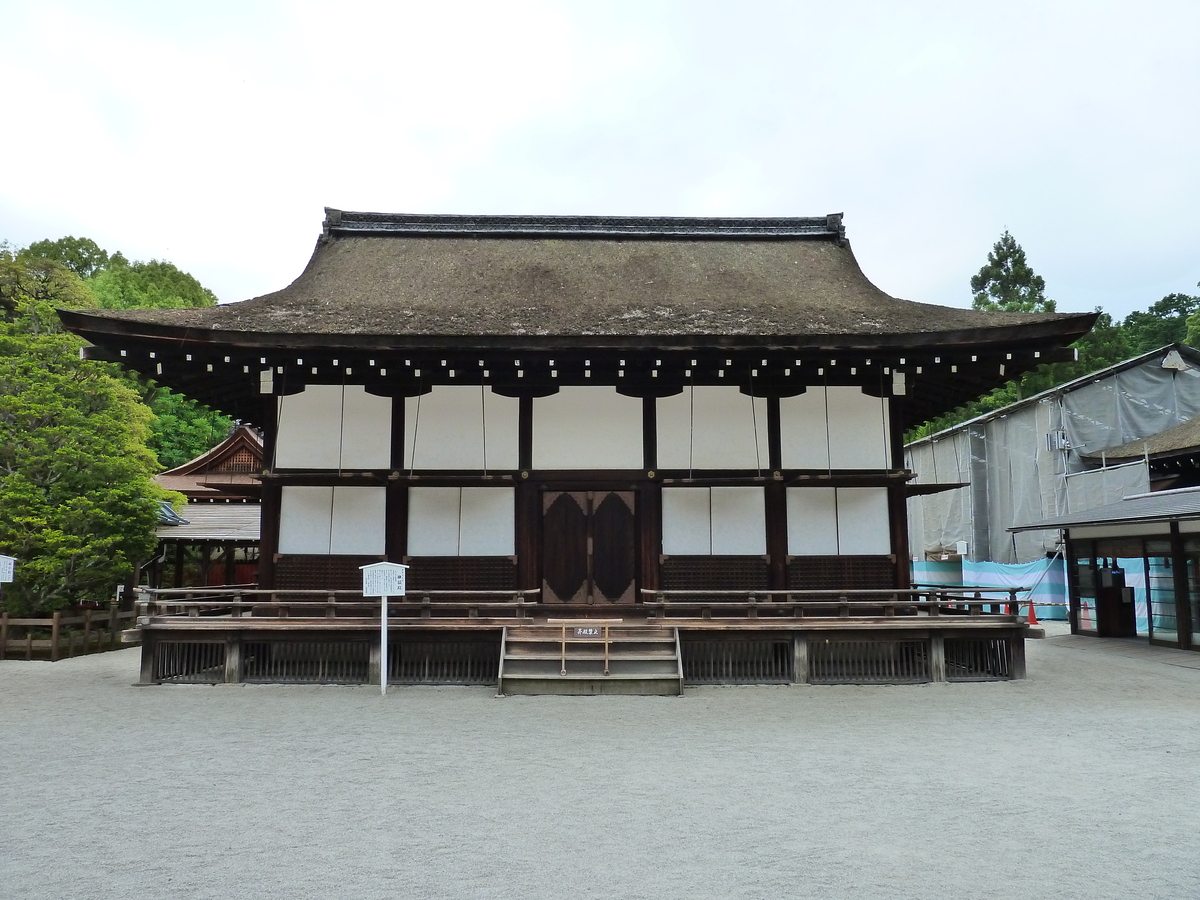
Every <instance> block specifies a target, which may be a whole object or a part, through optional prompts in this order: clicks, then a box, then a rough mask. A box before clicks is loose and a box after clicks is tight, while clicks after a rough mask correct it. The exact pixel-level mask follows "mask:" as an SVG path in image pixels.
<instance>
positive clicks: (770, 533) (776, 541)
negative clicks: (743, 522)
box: [765, 481, 788, 591]
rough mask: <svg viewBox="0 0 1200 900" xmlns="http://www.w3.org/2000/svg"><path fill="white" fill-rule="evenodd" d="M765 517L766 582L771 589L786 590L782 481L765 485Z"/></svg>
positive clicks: (784, 514) (784, 511)
mask: <svg viewBox="0 0 1200 900" xmlns="http://www.w3.org/2000/svg"><path fill="white" fill-rule="evenodd" d="M765 493H766V497H765V502H766V518H767V558H768V560H769V562H768V582H767V584H768V585H769V586H770V588H771V589H772V590H776V591H782V590H787V586H788V585H787V558H788V534H787V488H786V487H785V486H784V483H783V482H782V481H768V482H767V484H766V487H765Z"/></svg>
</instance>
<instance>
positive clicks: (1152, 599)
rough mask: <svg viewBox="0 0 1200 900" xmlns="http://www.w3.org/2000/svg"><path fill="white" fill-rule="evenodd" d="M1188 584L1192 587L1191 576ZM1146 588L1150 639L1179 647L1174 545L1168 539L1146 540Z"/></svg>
mask: <svg viewBox="0 0 1200 900" xmlns="http://www.w3.org/2000/svg"><path fill="white" fill-rule="evenodd" d="M1188 581H1189V584H1190V583H1191V578H1190V577H1189V579H1188ZM1146 588H1147V596H1148V598H1149V609H1148V617H1147V618H1148V619H1149V624H1150V640H1152V641H1154V642H1156V643H1166V644H1171V645H1173V646H1176V647H1177V646H1179V617H1178V613H1177V610H1176V607H1175V603H1176V597H1175V568H1174V566H1173V564H1172V558H1171V542H1170V541H1168V540H1159V541H1146ZM1189 593H1190V591H1189Z"/></svg>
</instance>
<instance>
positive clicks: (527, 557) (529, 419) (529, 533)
mask: <svg viewBox="0 0 1200 900" xmlns="http://www.w3.org/2000/svg"><path fill="white" fill-rule="evenodd" d="M517 404H518V405H517V462H518V464H519V466H520V471H519V472H518V473H517V486H516V498H515V499H516V507H517V521H516V535H515V536H516V544H517V548H516V549H517V588H518V590H528V589H531V588H540V587H541V586H542V564H541V563H542V560H541V555H542V550H541V534H542V500H541V490H540V485H538V484H537V483H535V482H534V481H532V480H531V478H530V475H531V474H532V469H533V397H518V398H517Z"/></svg>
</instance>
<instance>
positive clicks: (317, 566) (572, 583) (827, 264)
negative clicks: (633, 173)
mask: <svg viewBox="0 0 1200 900" xmlns="http://www.w3.org/2000/svg"><path fill="white" fill-rule="evenodd" d="M61 315H62V318H63V321H64V322H65V323H66V325H67V327H68V328H69V329H70V330H71V331H74V332H75V333H77V334H79V335H81V336H82V337H84V338H85V339H87V340H88V341H89V342H91V346H90V347H88V348H87V351H86V353H87V356H88V357H89V358H92V359H102V360H111V361H115V362H119V363H121V364H122V365H124V366H126V367H129V368H131V369H133V370H135V371H137V372H140V373H141V374H143V375H146V376H148V377H150V378H152V379H154V380H156V381H157V382H159V383H161V384H165V385H167V386H169V387H170V388H172V389H173V390H177V391H180V392H182V393H184V394H186V395H187V396H189V397H192V398H195V399H197V400H199V401H201V402H203V403H206V404H209V405H210V406H213V407H216V408H218V409H220V410H222V411H224V412H226V413H228V414H229V415H231V416H234V417H236V418H238V419H240V420H241V421H243V422H246V423H250V424H253V425H255V426H257V427H259V428H261V430H262V432H263V434H264V447H263V459H264V463H263V468H262V471H261V473H260V474H259V481H260V482H261V497H262V522H261V544H260V554H259V563H258V572H257V575H258V585H257V591H258V592H259V593H253V594H252V593H245V592H241V593H238V594H236V596H234V595H233V594H220V593H219V592H212V593H207V594H203V593H195V592H193V593H191V594H189V595H187V596H186V597H184V596H181V595H168V594H169V592H163V593H161V594H160V595H156V597H155V599H154V602H153V603H152V604H151V607H153V608H152V609H150V610H149V612H148V614H147V616H145V617H144V621H143V627H142V637H143V640H144V648H145V649H144V653H145V656H146V660H147V661H146V662H145V664H144V666H143V679H144V680H148V681H170V680H209V679H215V680H334V681H355V680H376V681H377V680H378V679H379V678H381V677H385V678H388V679H389V680H392V681H395V682H407V681H422V680H439V678H438V677H421V676H420V671H424V672H426V673H427V674H428V673H429V672H430V671H432V670H434V669H437V668H438V666H441V667H442V668H441V669H439V670H438V671H442V672H444V673H446V674H445V676H444V678H442V679H441V680H447V681H465V682H475V681H484V682H488V683H499V684H500V689H501V691H505V692H511V691H513V690H517V689H519V687H520V684H519V683H520V680H521V679H520V677H518V676H521V674H522V672H526V671H527V672H528V673H532V674H530V677H529V679H528V681H529V685H531V686H534V687H536V689H538V690H562V691H570V690H573V689H578V690H580V691H582V692H589V691H595V692H599V691H602V690H606V688H605V687H604V684H605V683H606V682H604V680H603V678H599V679H598V680H596V681H595V682H594V683H588V684H587V685H586V686H583V685H582V679H581V682H580V684H577V685H575V686H574V688H572V687H571V686H570V685H565V682H562V681H555V679H554V677H553V676H555V675H558V674H559V671H560V667H559V662H560V656H561V657H562V660H561V661H562V663H563V665H562V667H561V668H562V671H566V670H567V669H568V668H569V667H568V666H567V663H566V661H567V658H568V652H569V651H570V652H578V653H579V654H581V656H580V663H579V666H580V667H581V670H582V669H586V670H588V671H591V669H589V668H588V667H589V666H592V664H593V663H595V662H596V660H595V659H590V657H589V654H592V655H593V656H594V655H596V654H598V653H599V652H600V651H599V649H597V648H598V647H599V644H596V645H595V646H592V645H590V644H588V643H587V642H588V640H589V639H590V638H591V637H592V632H600V631H601V630H602V629H601V628H600V627H599V626H598V625H597V626H596V627H588V626H586V625H583V626H581V625H579V624H578V623H579V622H582V621H583V620H595V621H596V622H598V623H600V622H603V623H605V625H604V629H603V630H605V631H606V633H607V636H606V637H605V638H604V639H603V640H602V641H601V643H603V647H604V659H605V663H604V668H605V670H606V671H608V670H609V668H610V666H609V655H610V654H611V655H612V659H613V660H614V662H613V666H616V662H615V661H616V660H617V658H618V656H619V654H620V652H621V651H622V650H623V649H624V650H627V651H628V653H629V655H630V660H631V663H630V665H629V666H628V667H627V668H628V670H629V677H628V679H627V680H628V681H629V682H630V684H631V685H632V684H633V682H636V680H637V679H636V677H635V676H636V674H637V672H639V671H641V670H643V669H645V670H649V669H650V668H653V666H651V665H650V664H649V663H648V662H647V664H646V665H644V666H640V667H639V665H635V664H633V663H635V662H637V661H638V660H639V659H641V658H642V657H644V659H643V661H647V660H652V659H655V658H656V656H655V654H658V655H659V656H663V655H665V654H666V652H667V651H668V650H670V651H671V653H672V657H671V658H672V659H673V662H672V664H671V665H672V666H673V668H671V672H672V677H676V676H678V677H677V680H678V683H679V684H682V683H688V682H703V681H772V680H784V681H786V680H806V681H821V680H827V681H828V680H832V681H837V680H851V681H872V680H876V681H878V680H883V681H905V680H912V681H922V680H931V679H932V680H939V679H940V678H945V677H951V678H952V677H953V673H954V672H955V671H958V672H959V673H960V674H962V675H963V677H1019V676H1020V674H1021V671H1020V670H1021V665H1022V664H1023V662H1022V661H1023V656H1022V654H1023V649H1021V648H1020V647H1018V644H1021V641H1022V630H1021V629H1022V627H1023V626H1022V625H1021V622H1020V621H1019V619H1018V617H1017V616H1016V615H1015V610H1012V609H1008V608H1001V607H999V606H995V605H992V606H985V605H983V604H979V603H975V604H974V605H972V604H971V602H970V600H971V598H970V597H963V598H958V601H954V598H949V597H947V596H945V595H944V594H939V595H937V596H934V595H933V594H931V593H921V591H920V590H918V589H915V588H913V587H912V586H911V585H910V583H909V560H910V552H909V546H908V536H907V533H906V501H907V498H908V496H909V495H910V492H912V491H913V490H914V489H916V488H915V486H914V485H910V482H911V481H912V480H913V478H914V473H912V472H909V471H906V470H905V469H904V467H903V454H902V435H903V434H904V431H905V429H907V428H910V427H912V426H914V425H917V424H919V423H921V422H923V421H925V420H926V419H929V418H931V417H934V416H937V415H939V414H941V413H944V412H946V411H948V410H951V409H953V408H954V407H956V406H958V405H960V404H962V403H964V402H966V401H969V400H971V399H974V398H976V397H978V396H979V395H980V394H982V393H984V392H986V391H988V390H990V389H992V388H994V387H997V386H999V385H1001V384H1003V383H1004V382H1006V381H1007V380H1009V379H1011V378H1013V377H1015V376H1018V375H1020V374H1021V373H1022V372H1025V371H1028V370H1029V369H1032V368H1034V367H1036V366H1038V365H1039V364H1042V363H1049V362H1056V361H1061V360H1065V359H1070V358H1073V350H1071V349H1070V348H1069V347H1068V345H1069V344H1070V343H1071V342H1072V341H1074V340H1076V339H1077V338H1079V337H1080V336H1081V335H1083V334H1084V333H1086V331H1087V330H1088V329H1089V328H1090V327H1091V325H1092V322H1093V321H1094V319H1095V315H1094V314H1092V313H1088V314H1054V313H1048V314H1016V313H989V312H981V311H975V310H968V309H957V308H948V307H940V306H933V305H929V304H924V303H917V302H913V301H909V300H902V299H899V298H896V297H892V296H890V295H888V294H886V293H884V292H883V291H882V290H880V289H879V288H877V287H876V286H875V285H873V284H872V283H871V282H870V281H869V280H868V279H867V278H866V276H865V275H864V274H863V273H862V271H861V269H860V268H859V266H858V263H857V261H856V260H855V257H854V254H853V252H852V251H851V249H850V245H849V243H848V242H847V240H846V235H845V231H844V227H843V224H842V217H841V216H840V215H830V216H821V217H816V218H755V219H744V218H708V219H702V218H624V217H535V216H449V215H390V214H377V213H359V212H343V211H340V210H332V209H330V210H327V211H326V219H325V223H324V229H323V231H322V233H321V235H320V237H319V238H318V240H317V244H316V248H315V250H314V252H313V255H312V259H311V260H310V262H309V264H308V266H307V267H306V268H305V270H304V271H303V273H301V275H300V277H299V278H297V279H296V280H295V281H294V282H293V283H292V284H290V285H288V286H287V287H285V288H283V289H282V290H280V291H277V292H275V293H271V294H267V295H264V296H261V297H257V298H255V299H252V300H246V301H244V302H240V303H231V304H228V305H223V306H217V307H210V308H204V309H156V310H145V309H138V310H103V311H95V310H89V311H64V312H62V313H61ZM957 486H958V485H947V486H944V487H947V488H948V487H957ZM938 488H939V486H938V485H929V484H922V485H921V486H920V488H919V490H921V491H930V490H936V489H938ZM380 560H390V561H393V562H401V563H405V564H407V565H408V566H409V569H408V570H407V591H408V593H407V595H406V597H404V598H401V599H398V600H397V601H396V602H395V603H394V605H393V611H392V613H391V615H392V616H393V618H392V619H390V620H389V623H390V627H391V628H394V629H395V637H394V638H393V639H394V640H395V641H396V643H397V646H398V647H399V648H400V651H401V652H400V656H404V654H405V652H407V656H406V657H405V659H406V661H405V662H394V661H393V662H390V663H389V672H388V673H386V674H384V675H381V674H380V672H379V671H378V664H377V656H378V647H377V645H378V643H379V636H378V633H377V632H378V628H379V606H378V600H372V601H370V602H373V603H375V612H374V614H373V615H374V621H375V625H374V626H370V624H369V619H370V614H369V609H368V600H367V598H363V597H362V596H361V594H357V593H356V592H357V591H359V590H360V588H361V572H360V567H361V566H363V565H366V564H369V563H373V562H377V561H380ZM303 592H313V593H303ZM318 601H319V602H321V603H323V604H324V605H323V606H321V607H320V609H319V610H316V611H314V610H313V609H311V608H310V607H312V606H314V605H315V604H317V603H318ZM188 604H190V606H188ZM305 604H308V605H307V606H306V605H305ZM189 612H190V613H191V615H188V613H189ZM617 620H619V622H618V621H617ZM360 626H361V627H360ZM372 627H373V628H374V629H375V631H374V632H373V631H371V628H372ZM568 627H569V628H570V629H572V631H571V637H574V636H575V631H574V630H575V629H578V631H579V635H578V640H579V646H578V647H576V646H575V645H574V644H572V642H571V641H568V639H567V638H568V634H567V632H568ZM539 628H540V629H542V630H543V631H542V632H536V631H535V630H536V629H539ZM356 629H358V630H356ZM530 629H535V630H534V631H531V630H530ZM639 629H641V630H639ZM647 629H652V630H653V632H652V633H651V631H649V630H647ZM939 629H940V630H939ZM946 629H950V630H946ZM970 629H975V630H974V631H971V630H970ZM560 632H561V637H562V640H561V641H559V637H558V636H559V634H560ZM943 632H944V633H943ZM538 634H541V635H542V637H538V636H537V635H538ZM546 635H550V637H546ZM816 635H819V636H820V639H821V640H820V642H817V641H814V636H816ZM543 638H544V640H543ZM651 638H654V640H651ZM660 638H661V640H660V641H659V643H658V644H655V642H654V641H655V640H659V639H660ZM525 639H528V643H527V645H526V646H523V647H522V646H519V644H520V641H521V640H525ZM621 639H627V640H628V641H629V642H630V643H629V646H627V647H621V646H618V643H619V640H621ZM638 639H644V640H642V641H641V643H640V644H639V643H638ZM539 640H540V641H542V643H541V644H539V643H538V641H539ZM955 641H959V642H960V644H961V646H960V645H958V644H954V642H955ZM289 642H291V644H293V645H297V646H298V645H299V642H307V643H308V644H311V643H313V642H316V643H320V642H326V644H325V645H326V646H327V647H329V648H332V647H333V646H334V645H336V646H337V647H338V648H340V649H337V650H333V649H329V650H328V653H327V654H326V656H328V657H329V659H326V660H325V661H324V662H322V661H320V660H317V661H313V660H309V661H308V662H306V663H303V664H301V663H299V662H296V663H295V664H294V665H293V666H292V668H291V669H288V666H287V665H285V664H284V663H283V662H279V660H284V659H285V657H287V656H288V654H287V653H284V652H283V651H282V650H278V648H279V647H284V646H285V645H288V644H289ZM372 642H374V643H372ZM193 644H194V645H197V646H201V645H202V646H201V649H200V650H195V649H194V648H193V649H190V650H189V649H187V648H188V646H191V645H193ZM569 644H570V646H568V645H569ZM306 645H307V644H306ZM668 645H669V646H668ZM818 645H819V646H818ZM1022 646H1023V645H1022ZM156 647H157V648H158V649H155V648H156ZM372 647H375V649H372ZM405 647H408V648H409V650H408V651H405V650H404V648H405ZM831 647H832V649H831ZM164 648H165V649H164ZM218 648H219V651H220V652H218ZM272 648H274V649H272ZM539 648H540V649H541V650H545V651H546V652H545V653H539ZM864 648H865V649H864ZM954 648H957V649H954ZM639 653H641V657H639ZM172 654H174V655H172ZM188 654H191V656H189V655H188ZM206 654H207V655H206ZM821 654H825V656H821ZM299 655H303V654H299ZM317 655H318V656H319V655H320V654H317ZM291 657H295V658H298V653H297V652H292V653H291ZM551 657H553V661H552V662H546V661H547V660H550V659H551ZM993 657H994V658H996V659H1000V662H994V660H993ZM268 658H271V659H273V660H276V661H275V662H271V663H270V664H269V665H268V663H267V662H266V660H267V659H268ZM597 658H598V657H597ZM187 659H191V660H192V661H191V662H186V660H187ZM253 660H257V662H254V661H253ZM329 660H334V661H335V662H336V664H335V662H330V661H329ZM339 660H340V662H338V661H339ZM373 660H374V661H375V662H374V663H373ZM510 660H511V662H510ZM538 660H541V661H542V662H544V663H546V664H545V665H541V664H540V663H538ZM589 660H590V661H589ZM955 660H958V662H955ZM989 660H993V661H992V662H989ZM422 661H423V662H422ZM277 663H278V664H277ZM373 665H374V668H372V666H373ZM156 666H157V668H156ZM254 666H259V667H260V668H259V669H255V668H254ZM270 666H274V667H275V668H274V669H270ZM306 666H307V668H306ZM322 666H324V667H325V668H321V667H322ZM339 666H340V667H341V668H339ZM405 666H409V668H404V667H405ZM422 666H424V668H423V669H422ZM822 666H824V668H822ZM889 666H890V667H891V668H889ZM956 666H957V669H956ZM264 667H265V668H264ZM397 667H399V668H397ZM592 668H594V666H592ZM268 669H270V671H272V672H275V673H276V675H277V677H274V676H272V675H271V674H270V673H269V672H268ZM184 670H187V671H184ZM260 670H261V671H260ZM313 671H316V672H324V673H326V675H328V673H334V674H333V675H328V677H326V675H319V676H313V677H309V676H307V675H305V674H304V673H305V672H313ZM188 672H191V673H192V676H194V677H189V676H188V674H187V673H188ZM214 672H215V673H216V674H213V673H214ZM256 672H258V674H257V675H256V674H255V673H256ZM289 672H290V673H291V674H290V675H289V674H288V673H289ZM339 672H340V673H343V674H342V675H338V674H337V673H339ZM689 672H690V673H691V674H689ZM706 672H708V673H709V675H705V673H706ZM822 672H824V673H826V674H825V675H824V676H822V675H821V673H822ZM264 673H266V674H264ZM346 673H349V674H346ZM506 673H507V674H506ZM714 673H715V674H714ZM756 673H758V674H756ZM838 673H841V674H840V675H839V674H838ZM847 673H849V674H847ZM880 673H882V674H880ZM889 673H890V674H889ZM593 674H595V673H593ZM616 674H619V673H617V672H616V670H615V668H614V669H613V671H612V676H613V680H610V681H609V682H607V683H608V684H610V685H612V684H616V683H617V680H616V679H615V675H616ZM538 676H544V677H543V680H542V681H541V682H539V681H538V680H537V677H538ZM535 682H536V684H535ZM551 682H554V683H553V684H552V683H551ZM597 685H598V686H597ZM631 689H633V688H631Z"/></svg>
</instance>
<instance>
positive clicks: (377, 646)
mask: <svg viewBox="0 0 1200 900" xmlns="http://www.w3.org/2000/svg"><path fill="white" fill-rule="evenodd" d="M381 614H382V613H381ZM388 645H389V646H388V651H389V653H391V652H395V650H394V648H392V647H391V635H390V634H389V635H388ZM386 677H387V675H386V673H384V671H383V645H382V644H381V643H380V641H379V635H378V634H376V635H375V637H373V638H372V639H371V650H370V657H369V658H368V661H367V684H380V683H381V681H380V679H381V678H386Z"/></svg>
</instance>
